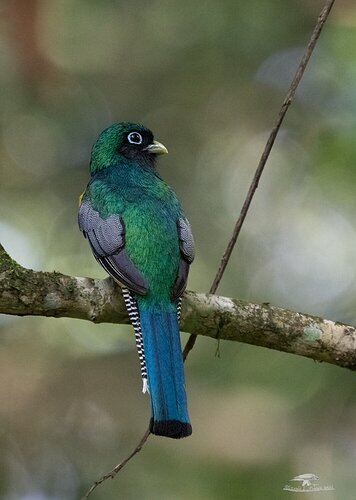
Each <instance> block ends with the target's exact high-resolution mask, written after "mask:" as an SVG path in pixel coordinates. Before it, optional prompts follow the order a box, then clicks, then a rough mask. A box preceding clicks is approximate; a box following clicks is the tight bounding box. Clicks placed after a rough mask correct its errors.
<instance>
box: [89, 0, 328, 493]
mask: <svg viewBox="0 0 356 500" xmlns="http://www.w3.org/2000/svg"><path fill="white" fill-rule="evenodd" d="M334 2H335V0H327V1H326V3H325V5H324V7H323V9H322V11H321V12H320V14H319V17H318V20H317V23H316V25H315V28H314V31H313V33H312V36H311V38H310V41H309V43H308V46H307V49H306V51H305V53H304V55H303V57H302V60H301V61H300V63H299V65H298V68H297V71H296V73H295V76H294V78H293V81H292V83H291V85H290V87H289V90H288V92H287V95H286V97H285V99H284V101H283V104H282V107H281V109H280V111H279V113H278V117H277V120H276V123H275V125H274V127H273V128H272V130H271V133H270V135H269V137H268V140H267V143H266V146H265V148H264V150H263V153H262V156H261V159H260V161H259V164H258V166H257V170H256V172H255V175H254V177H253V180H252V182H251V185H250V188H249V191H248V193H247V196H246V199H245V201H244V204H243V206H242V209H241V212H240V215H239V218H238V219H237V221H236V224H235V228H234V231H233V233H232V236H231V239H230V241H229V243H228V245H227V248H226V250H225V253H224V255H223V257H222V259H221V262H220V265H219V269H218V271H217V273H216V276H215V278H214V281H213V283H212V285H211V287H210V290H209V293H215V292H216V289H217V288H218V286H219V284H220V281H221V278H222V277H223V274H224V272H225V269H226V266H227V264H228V262H229V259H230V257H231V254H232V251H233V249H234V246H235V244H236V240H237V238H238V236H239V234H240V231H241V228H242V225H243V223H244V220H245V218H246V215H247V212H248V209H249V207H250V204H251V201H252V198H253V196H254V194H255V191H256V189H257V187H258V183H259V180H260V178H261V175H262V172H263V170H264V167H265V165H266V163H267V160H268V157H269V155H270V152H271V150H272V147H273V144H274V142H275V139H276V137H277V134H278V131H279V129H280V127H281V124H282V122H283V120H284V117H285V115H286V113H287V111H288V108H289V107H290V105H291V102H292V100H293V97H294V94H295V92H296V90H297V88H298V85H299V83H300V81H301V79H302V77H303V74H304V71H305V68H306V66H307V64H308V62H309V59H310V56H311V55H312V53H313V50H314V48H315V45H316V43H317V41H318V39H319V36H320V33H321V30H322V29H323V26H324V24H325V22H326V20H327V18H328V16H329V13H330V11H331V8H332V6H333V5H334ZM195 341H196V335H190V337H189V339H188V341H187V343H186V345H185V348H184V351H183V360H184V361H185V360H186V359H187V356H188V354H189V352H190V351H191V350H192V349H193V347H194V344H195ZM149 435H150V430H149V429H147V430H146V432H145V434H144V435H143V437H142V438H141V440H140V442H139V443H138V445H137V446H136V448H135V449H134V450H133V451H132V452H131V453H130V455H128V456H127V458H125V459H124V460H123V461H122V462H120V463H119V464H118V465H116V467H114V468H113V469H112V470H111V471H109V472H108V473H107V474H104V475H103V476H102V477H101V478H100V479H98V480H96V481H95V482H94V483H93V484H92V486H91V487H90V488H89V490H88V492H87V493H86V494H85V495H84V497H83V498H82V500H87V499H88V498H89V495H90V494H91V493H92V492H93V491H94V490H95V489H96V488H97V487H98V486H99V485H100V484H102V483H103V482H104V481H106V480H107V479H113V478H114V477H115V476H116V475H117V474H118V472H119V471H120V470H122V469H123V467H125V465H126V464H127V463H128V462H129V461H130V460H131V459H132V458H133V457H134V456H135V455H136V454H137V453H139V452H140V451H141V449H142V447H143V446H144V444H145V443H146V441H147V439H148V437H149Z"/></svg>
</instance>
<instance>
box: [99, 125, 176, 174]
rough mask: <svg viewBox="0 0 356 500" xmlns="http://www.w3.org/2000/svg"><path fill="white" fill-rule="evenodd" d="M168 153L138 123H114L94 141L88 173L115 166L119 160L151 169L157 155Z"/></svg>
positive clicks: (149, 132) (148, 131) (150, 133)
mask: <svg viewBox="0 0 356 500" xmlns="http://www.w3.org/2000/svg"><path fill="white" fill-rule="evenodd" d="M164 153H168V151H167V148H166V147H165V146H163V144H161V143H160V142H157V141H155V140H154V139H153V134H152V132H151V131H150V130H148V128H146V127H144V126H143V125H141V124H138V123H129V122H121V123H114V125H111V126H110V127H108V128H106V129H105V130H103V132H101V134H100V135H99V137H98V139H97V140H96V142H95V144H94V146H93V148H92V151H91V160H90V171H91V173H92V174H95V173H96V172H98V171H99V170H102V169H104V168H106V167H109V166H111V165H113V164H115V163H116V164H117V163H118V162H119V161H120V160H121V161H122V160H124V161H125V162H126V163H127V161H136V162H137V161H138V162H140V163H141V164H142V163H143V164H147V165H148V166H151V167H153V166H154V163H155V159H156V157H157V155H161V154H164Z"/></svg>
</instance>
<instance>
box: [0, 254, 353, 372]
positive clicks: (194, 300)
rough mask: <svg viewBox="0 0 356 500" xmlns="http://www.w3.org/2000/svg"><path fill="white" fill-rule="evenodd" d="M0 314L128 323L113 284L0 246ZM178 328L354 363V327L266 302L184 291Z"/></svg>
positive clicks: (347, 365)
mask: <svg viewBox="0 0 356 500" xmlns="http://www.w3.org/2000/svg"><path fill="white" fill-rule="evenodd" d="M0 313H3V314H13V315H17V316H26V315H35V316H51V317H55V318H58V317H67V318H78V319H85V320H89V321H93V322H95V323H102V322H106V323H128V322H129V320H128V317H127V314H126V310H125V306H124V303H123V300H122V296H121V293H120V288H119V286H118V285H117V284H116V283H115V282H114V281H113V280H112V279H110V278H107V279H104V280H99V279H92V278H78V277H72V276H66V275H63V274H60V273H57V272H51V273H50V272H41V271H33V270H31V269H26V268H24V267H22V266H20V265H19V264H17V263H16V262H15V261H14V260H13V259H11V257H10V256H9V255H8V254H7V253H6V251H5V250H4V248H3V247H2V246H1V245H0ZM181 325H182V330H183V331H185V332H189V333H192V334H195V335H205V336H208V337H212V338H219V339H221V340H232V341H238V342H245V343H247V344H253V345H257V346H262V347H268V348H270V349H275V350H278V351H284V352H288V353H291V354H297V355H300V356H307V357H309V358H312V359H314V360H315V361H325V362H327V363H332V364H334V365H338V366H341V367H344V368H350V369H352V370H353V369H355V368H356V328H354V327H352V326H349V325H344V324H341V323H336V322H333V321H329V320H326V319H323V318H319V317H317V316H310V315H307V314H302V313H297V312H294V311H290V310H287V309H281V308H279V307H275V306H271V305H270V304H267V303H265V304H260V305H259V304H251V303H248V302H245V301H242V300H238V299H232V298H227V297H221V296H217V295H209V294H204V293H196V292H192V291H188V292H186V293H185V294H184V300H183V309H182V323H181Z"/></svg>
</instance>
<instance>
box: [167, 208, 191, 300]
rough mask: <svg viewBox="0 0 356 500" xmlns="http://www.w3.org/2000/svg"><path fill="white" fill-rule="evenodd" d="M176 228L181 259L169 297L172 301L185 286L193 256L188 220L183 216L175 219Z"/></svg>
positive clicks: (181, 292)
mask: <svg viewBox="0 0 356 500" xmlns="http://www.w3.org/2000/svg"><path fill="white" fill-rule="evenodd" d="M177 229H178V237H179V248H180V253H181V259H180V262H179V269H178V276H177V279H176V281H175V283H174V285H173V287H172V291H171V299H172V301H173V302H177V300H178V299H179V297H180V296H181V295H182V294H183V292H184V290H185V288H186V286H187V281H188V273H189V266H190V264H191V263H192V262H193V260H194V257H195V247H194V239H193V233H192V229H191V227H190V224H189V222H188V220H187V219H185V218H183V217H181V218H179V219H178V221H177Z"/></svg>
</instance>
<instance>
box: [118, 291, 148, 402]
mask: <svg viewBox="0 0 356 500" xmlns="http://www.w3.org/2000/svg"><path fill="white" fill-rule="evenodd" d="M122 295H123V297H124V302H125V306H126V309H127V314H128V315H129V318H130V321H131V323H132V326H133V328H134V332H135V340H136V348H137V352H138V357H139V360H140V368H141V377H142V392H143V393H145V392H150V391H149V387H148V380H147V367H146V358H145V350H144V347H143V338H142V331H141V324H140V317H139V312H138V306H137V302H136V299H135V297H133V295H132V293H131V292H130V290H128V289H127V288H122Z"/></svg>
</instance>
